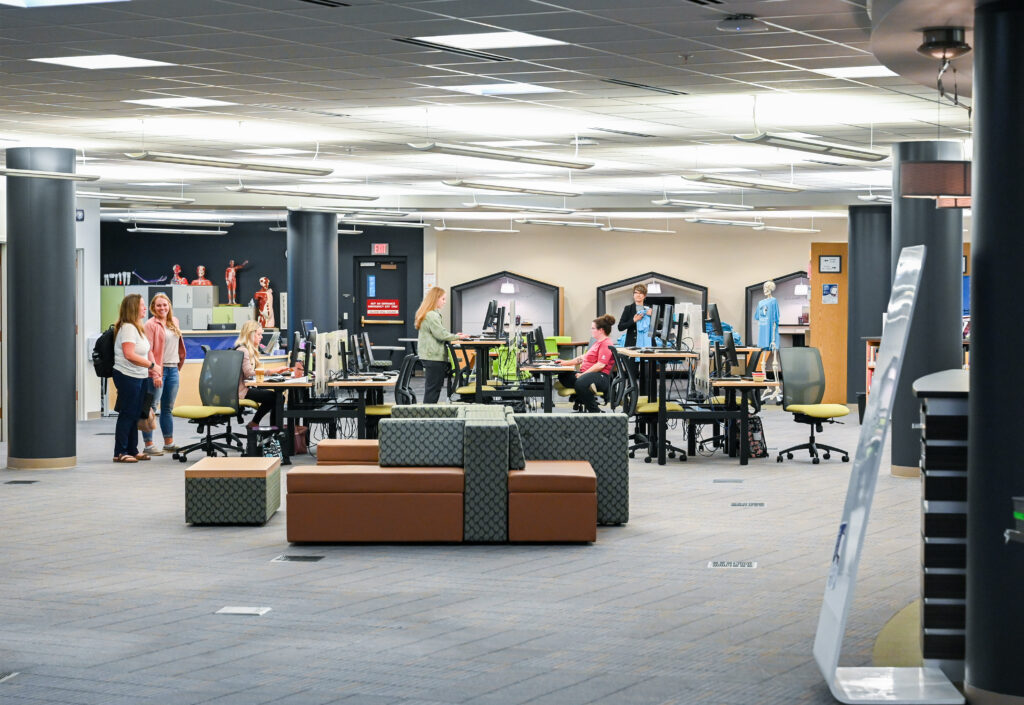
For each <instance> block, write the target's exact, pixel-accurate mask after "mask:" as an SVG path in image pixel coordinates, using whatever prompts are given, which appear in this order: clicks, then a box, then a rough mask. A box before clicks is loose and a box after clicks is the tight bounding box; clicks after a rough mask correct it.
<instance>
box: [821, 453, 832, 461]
mask: <svg viewBox="0 0 1024 705" xmlns="http://www.w3.org/2000/svg"><path fill="white" fill-rule="evenodd" d="M823 457H824V458H825V460H829V459H830V458H831V457H832V454H831V453H825V455H824V456H823Z"/></svg>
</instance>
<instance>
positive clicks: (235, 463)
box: [185, 457, 281, 524]
mask: <svg viewBox="0 0 1024 705" xmlns="http://www.w3.org/2000/svg"><path fill="white" fill-rule="evenodd" d="M280 506H281V459H280V458H234V457H230V458H219V457H218V458H203V459H202V460H200V461H199V462H198V463H195V464H194V465H192V466H191V467H189V468H188V469H187V470H185V522H186V523H188V524H265V523H267V520H268V519H270V517H272V516H274V512H276V511H277V509H278V507H280Z"/></svg>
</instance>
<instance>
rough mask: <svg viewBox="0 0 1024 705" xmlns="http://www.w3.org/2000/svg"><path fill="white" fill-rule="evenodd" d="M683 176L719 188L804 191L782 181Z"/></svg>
mask: <svg viewBox="0 0 1024 705" xmlns="http://www.w3.org/2000/svg"><path fill="white" fill-rule="evenodd" d="M682 176H683V178H684V179H686V180H687V181H696V182H698V183H703V184H718V185H719V186H736V187H738V188H756V189H761V190H762V191H779V192H781V193H799V192H800V191H803V190H804V189H803V187H802V186H797V185H796V184H787V183H784V182H782V181H765V180H764V179H758V180H754V179H742V178H739V177H732V176H722V175H721V174H683V175H682Z"/></svg>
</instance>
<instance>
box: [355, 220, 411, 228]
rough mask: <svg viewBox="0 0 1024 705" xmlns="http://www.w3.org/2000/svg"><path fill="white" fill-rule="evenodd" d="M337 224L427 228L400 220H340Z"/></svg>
mask: <svg viewBox="0 0 1024 705" xmlns="http://www.w3.org/2000/svg"><path fill="white" fill-rule="evenodd" d="M339 222H342V223H344V224H345V225H382V226H385V227H392V228H425V227H427V224H426V223H406V222H405V221H401V220H395V221H390V220H365V219H363V218H340V219H339Z"/></svg>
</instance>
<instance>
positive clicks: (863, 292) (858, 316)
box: [846, 205, 892, 403]
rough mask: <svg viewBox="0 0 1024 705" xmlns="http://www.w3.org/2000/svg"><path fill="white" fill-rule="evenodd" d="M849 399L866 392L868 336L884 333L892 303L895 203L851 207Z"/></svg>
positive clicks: (848, 321)
mask: <svg viewBox="0 0 1024 705" xmlns="http://www.w3.org/2000/svg"><path fill="white" fill-rule="evenodd" d="M849 245H850V249H849V255H848V259H849V272H850V276H849V288H850V306H849V308H848V309H847V335H846V340H847V343H846V401H847V402H848V403H853V402H855V401H856V400H857V394H859V393H860V392H863V391H865V384H866V379H865V371H864V340H863V339H864V338H866V337H869V336H875V337H877V336H880V335H881V334H882V315H883V314H884V313H885V309H886V307H887V306H888V305H889V289H890V287H891V279H890V259H891V257H892V253H891V248H892V206H887V205H885V206H879V205H875V206H850V230H849Z"/></svg>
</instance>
